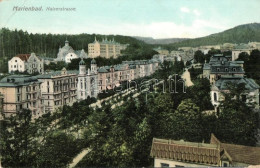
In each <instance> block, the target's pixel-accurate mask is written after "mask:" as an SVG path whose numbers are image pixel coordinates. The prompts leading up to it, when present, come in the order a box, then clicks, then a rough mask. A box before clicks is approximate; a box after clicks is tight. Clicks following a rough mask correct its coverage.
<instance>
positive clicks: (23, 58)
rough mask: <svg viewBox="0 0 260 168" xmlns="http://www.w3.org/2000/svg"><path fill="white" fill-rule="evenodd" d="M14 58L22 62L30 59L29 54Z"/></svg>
mask: <svg viewBox="0 0 260 168" xmlns="http://www.w3.org/2000/svg"><path fill="white" fill-rule="evenodd" d="M15 57H18V58H20V59H21V60H22V61H27V60H28V59H29V57H30V54H18V55H16V56H15Z"/></svg>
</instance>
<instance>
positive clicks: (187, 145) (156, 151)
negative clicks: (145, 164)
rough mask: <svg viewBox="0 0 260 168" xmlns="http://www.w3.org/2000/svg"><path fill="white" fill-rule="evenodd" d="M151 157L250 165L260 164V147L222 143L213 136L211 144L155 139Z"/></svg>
mask: <svg viewBox="0 0 260 168" xmlns="http://www.w3.org/2000/svg"><path fill="white" fill-rule="evenodd" d="M150 155H151V156H152V157H155V158H161V159H170V160H178V161H183V162H192V163H197V164H206V165H219V161H220V160H221V158H227V159H228V160H229V161H231V162H239V163H245V164H249V165H259V164H260V159H259V158H260V147H251V146H244V145H235V144H227V143H221V142H220V141H219V140H218V139H217V138H216V137H215V135H214V134H211V139H210V144H207V143H194V142H185V141H183V140H180V141H174V140H165V139H156V138H153V143H152V148H151V153H150Z"/></svg>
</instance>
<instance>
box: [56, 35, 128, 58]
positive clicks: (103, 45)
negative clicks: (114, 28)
mask: <svg viewBox="0 0 260 168" xmlns="http://www.w3.org/2000/svg"><path fill="white" fill-rule="evenodd" d="M128 45H129V44H120V43H118V42H116V41H115V40H114V39H112V40H107V38H105V39H102V41H98V40H97V39H96V37H95V40H94V42H93V43H89V44H88V54H87V53H86V52H85V51H84V49H82V50H79V51H74V49H73V48H72V47H71V46H70V45H69V41H68V40H66V41H65V45H64V46H63V47H62V48H61V47H60V48H59V52H58V54H57V58H56V59H54V61H65V62H66V63H70V62H71V60H72V59H76V58H96V57H104V58H117V57H119V56H121V51H122V50H125V49H126V48H127V47H128Z"/></svg>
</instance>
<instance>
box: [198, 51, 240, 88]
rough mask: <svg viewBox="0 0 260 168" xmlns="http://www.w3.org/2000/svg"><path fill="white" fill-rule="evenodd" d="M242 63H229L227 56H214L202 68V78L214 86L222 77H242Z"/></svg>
mask: <svg viewBox="0 0 260 168" xmlns="http://www.w3.org/2000/svg"><path fill="white" fill-rule="evenodd" d="M243 63H244V62H243V61H230V57H229V56H223V55H222V54H216V55H214V56H212V57H211V59H210V61H209V63H206V62H205V64H204V66H203V77H204V78H208V79H209V81H210V83H211V84H214V83H215V82H216V81H217V80H218V79H220V78H221V77H222V76H244V74H245V71H244V69H243Z"/></svg>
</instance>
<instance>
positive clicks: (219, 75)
mask: <svg viewBox="0 0 260 168" xmlns="http://www.w3.org/2000/svg"><path fill="white" fill-rule="evenodd" d="M243 63H244V62H243V61H232V58H231V56H224V55H223V54H216V55H214V56H212V58H211V59H210V61H209V63H205V64H204V67H203V77H205V78H208V79H209V81H210V84H211V102H212V104H213V106H214V107H215V110H216V111H218V110H219V108H218V106H219V104H220V101H222V100H223V98H224V97H223V94H222V93H223V92H228V86H227V84H228V83H234V84H241V83H243V84H244V85H245V87H246V89H247V90H248V92H249V93H248V94H245V95H243V100H244V101H246V102H249V101H250V102H251V103H256V105H255V108H256V109H259V88H260V87H259V85H258V84H257V83H256V82H255V81H254V80H253V79H250V78H247V77H246V76H245V71H244V69H243Z"/></svg>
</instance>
